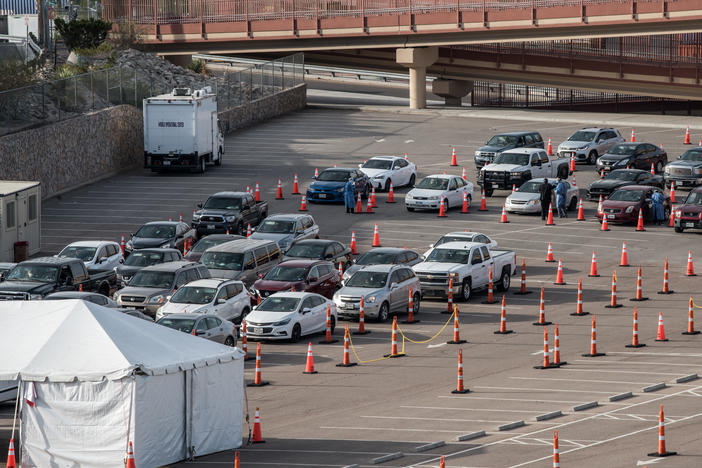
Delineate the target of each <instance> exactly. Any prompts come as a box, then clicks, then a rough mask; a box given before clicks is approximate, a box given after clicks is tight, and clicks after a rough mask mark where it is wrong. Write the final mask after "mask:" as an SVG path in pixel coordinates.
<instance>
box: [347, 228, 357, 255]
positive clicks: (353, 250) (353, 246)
mask: <svg viewBox="0 0 702 468" xmlns="http://www.w3.org/2000/svg"><path fill="white" fill-rule="evenodd" d="M349 248H350V249H351V255H358V247H357V246H356V231H351V245H350V246H349Z"/></svg>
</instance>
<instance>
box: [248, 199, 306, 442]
mask: <svg viewBox="0 0 702 468" xmlns="http://www.w3.org/2000/svg"><path fill="white" fill-rule="evenodd" d="M293 195H296V194H294V193H293ZM297 195H299V194H297ZM251 443H252V444H265V443H266V441H265V440H252V441H251Z"/></svg>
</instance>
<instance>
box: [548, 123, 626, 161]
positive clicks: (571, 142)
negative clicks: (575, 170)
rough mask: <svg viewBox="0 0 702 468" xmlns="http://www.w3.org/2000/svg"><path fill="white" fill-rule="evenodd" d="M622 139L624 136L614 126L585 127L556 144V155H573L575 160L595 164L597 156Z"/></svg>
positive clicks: (564, 156) (568, 156)
mask: <svg viewBox="0 0 702 468" xmlns="http://www.w3.org/2000/svg"><path fill="white" fill-rule="evenodd" d="M623 141H625V140H624V138H622V136H621V135H620V134H619V131H618V130H616V129H614V128H597V127H586V128H582V129H580V130H578V131H577V132H575V133H573V134H572V135H571V136H570V137H568V139H567V140H566V141H564V142H563V143H561V144H560V145H558V156H560V157H561V158H570V157H571V156H573V155H575V161H576V162H582V161H584V162H586V163H587V164H595V161H597V158H598V157H599V156H602V155H603V154H605V153H606V152H607V151H608V150H609V149H610V148H611V147H612V146H614V145H616V144H617V143H622V142H623Z"/></svg>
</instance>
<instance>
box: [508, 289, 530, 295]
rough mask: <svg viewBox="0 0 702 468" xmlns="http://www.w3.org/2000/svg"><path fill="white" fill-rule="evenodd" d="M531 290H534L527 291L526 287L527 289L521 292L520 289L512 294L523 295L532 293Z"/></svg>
mask: <svg viewBox="0 0 702 468" xmlns="http://www.w3.org/2000/svg"><path fill="white" fill-rule="evenodd" d="M533 292H534V291H529V290H528V289H527V290H526V291H524V292H522V291H521V290H520V291H516V292H513V293H512V294H517V295H519V296H523V295H525V294H531V293H533Z"/></svg>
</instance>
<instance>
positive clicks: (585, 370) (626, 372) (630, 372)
mask: <svg viewBox="0 0 702 468" xmlns="http://www.w3.org/2000/svg"><path fill="white" fill-rule="evenodd" d="M542 353H543V351H542ZM574 362H575V361H574ZM560 370H561V372H562V371H567V372H597V373H612V374H644V375H669V376H676V375H680V374H679V373H670V372H641V371H628V370H624V369H617V370H609V369H565V368H561V369H560Z"/></svg>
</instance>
